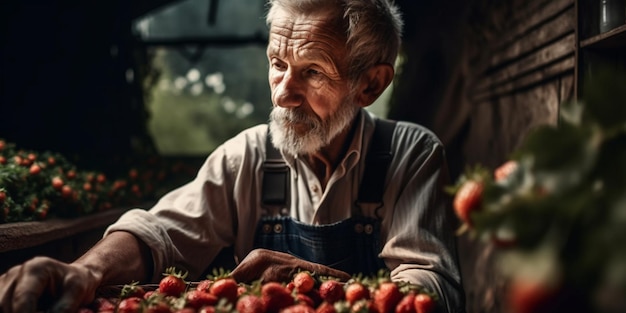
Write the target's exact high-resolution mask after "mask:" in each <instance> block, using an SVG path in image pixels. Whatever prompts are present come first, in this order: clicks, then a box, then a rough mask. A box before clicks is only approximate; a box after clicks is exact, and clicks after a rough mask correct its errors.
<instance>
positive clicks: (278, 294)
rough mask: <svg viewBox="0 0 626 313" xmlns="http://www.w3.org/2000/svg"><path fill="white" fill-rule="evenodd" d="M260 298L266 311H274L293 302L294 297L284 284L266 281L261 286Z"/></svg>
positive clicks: (271, 312)
mask: <svg viewBox="0 0 626 313" xmlns="http://www.w3.org/2000/svg"><path fill="white" fill-rule="evenodd" d="M261 298H262V299H263V302H264V303H265V308H266V310H267V312H270V313H275V312H278V311H280V310H281V309H283V308H286V307H288V306H290V305H292V304H294V302H295V299H294V297H293V296H292V295H291V292H290V291H289V290H288V289H287V288H285V286H284V285H282V284H281V283H278V282H268V283H265V284H263V286H261Z"/></svg>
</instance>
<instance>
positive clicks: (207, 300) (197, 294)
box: [185, 289, 219, 310]
mask: <svg viewBox="0 0 626 313" xmlns="http://www.w3.org/2000/svg"><path fill="white" fill-rule="evenodd" d="M218 300H219V299H218V297H216V296H215V295H213V294H210V293H207V292H204V291H200V290H197V289H194V290H189V291H188V292H187V293H185V306H188V307H192V308H194V309H196V310H199V309H200V308H201V307H203V306H205V305H215V304H217V301H218Z"/></svg>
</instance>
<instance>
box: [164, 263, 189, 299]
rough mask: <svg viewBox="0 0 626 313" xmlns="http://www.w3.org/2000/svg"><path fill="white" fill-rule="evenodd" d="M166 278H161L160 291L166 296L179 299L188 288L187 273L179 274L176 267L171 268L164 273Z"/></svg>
mask: <svg viewBox="0 0 626 313" xmlns="http://www.w3.org/2000/svg"><path fill="white" fill-rule="evenodd" d="M163 275H164V276H165V277H163V278H161V281H160V282H159V291H160V292H161V293H163V294H165V295H168V296H173V297H178V296H180V295H181V294H182V293H183V292H184V291H185V289H186V288H187V283H186V282H185V278H186V277H187V272H185V273H184V274H182V273H180V272H177V271H176V269H175V268H174V267H169V268H167V269H166V270H165V273H163Z"/></svg>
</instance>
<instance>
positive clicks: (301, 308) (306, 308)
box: [280, 303, 315, 313]
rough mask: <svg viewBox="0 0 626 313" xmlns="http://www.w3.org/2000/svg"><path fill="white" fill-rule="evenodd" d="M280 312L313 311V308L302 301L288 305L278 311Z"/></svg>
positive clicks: (312, 312) (300, 312)
mask: <svg viewBox="0 0 626 313" xmlns="http://www.w3.org/2000/svg"><path fill="white" fill-rule="evenodd" d="M280 312H281V313H315V309H314V308H312V307H310V306H308V305H306V304H302V303H297V304H294V305H290V306H288V307H286V308H284V309H282V310H281V311H280Z"/></svg>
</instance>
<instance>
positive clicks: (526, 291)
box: [508, 278, 574, 313]
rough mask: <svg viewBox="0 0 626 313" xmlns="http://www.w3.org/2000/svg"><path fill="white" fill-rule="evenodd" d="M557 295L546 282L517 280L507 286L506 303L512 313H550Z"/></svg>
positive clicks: (554, 288)
mask: <svg viewBox="0 0 626 313" xmlns="http://www.w3.org/2000/svg"><path fill="white" fill-rule="evenodd" d="M558 293H559V290H558V288H557V287H554V286H551V285H549V284H548V283H546V282H542V281H533V280H529V279H524V278H521V279H520V278H517V279H515V280H514V281H513V282H511V285H510V286H509V291H508V303H509V306H510V309H511V312H514V313H531V312H551V311H553V310H552V309H550V308H551V307H552V306H554V301H555V298H556V297H557V295H558ZM572 300H574V299H572Z"/></svg>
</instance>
